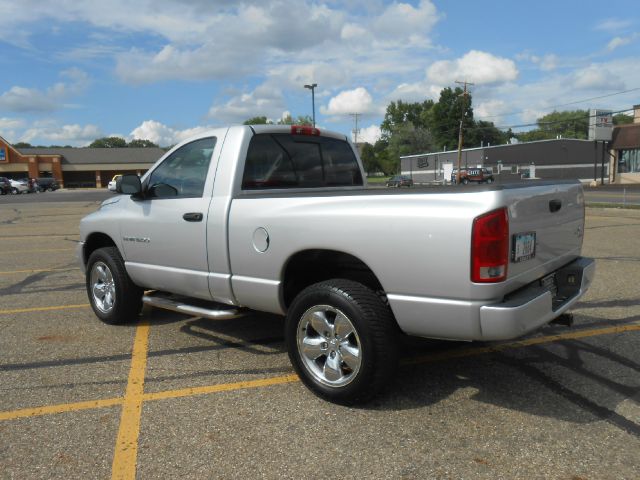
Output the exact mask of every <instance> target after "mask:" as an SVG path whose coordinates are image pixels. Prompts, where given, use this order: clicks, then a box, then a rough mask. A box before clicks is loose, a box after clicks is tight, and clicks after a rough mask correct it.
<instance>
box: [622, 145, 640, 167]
mask: <svg viewBox="0 0 640 480" xmlns="http://www.w3.org/2000/svg"><path fill="white" fill-rule="evenodd" d="M618 173H640V148H635V149H632V150H618Z"/></svg>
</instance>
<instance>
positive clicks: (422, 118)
mask: <svg viewBox="0 0 640 480" xmlns="http://www.w3.org/2000/svg"><path fill="white" fill-rule="evenodd" d="M433 105H434V104H433V100H425V101H424V102H422V103H419V102H416V103H407V102H403V101H402V100H398V101H397V102H391V103H390V104H389V105H387V111H386V112H385V114H384V120H383V121H382V124H381V125H380V130H381V131H382V135H383V136H385V137H389V136H391V134H392V132H393V130H394V129H395V128H397V127H398V126H400V125H403V124H405V123H407V122H409V123H411V124H413V125H414V126H415V127H417V128H420V127H422V128H428V127H429V111H430V110H431V108H432V107H433Z"/></svg>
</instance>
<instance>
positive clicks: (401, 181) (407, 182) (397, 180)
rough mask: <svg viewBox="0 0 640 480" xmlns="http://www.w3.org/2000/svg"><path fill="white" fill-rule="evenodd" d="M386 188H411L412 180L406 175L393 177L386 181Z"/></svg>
mask: <svg viewBox="0 0 640 480" xmlns="http://www.w3.org/2000/svg"><path fill="white" fill-rule="evenodd" d="M387 187H398V188H399V187H413V179H412V178H411V177H409V176H407V175H395V176H393V177H391V178H390V179H389V180H387Z"/></svg>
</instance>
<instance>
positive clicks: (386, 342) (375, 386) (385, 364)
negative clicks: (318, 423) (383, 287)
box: [285, 279, 399, 404]
mask: <svg viewBox="0 0 640 480" xmlns="http://www.w3.org/2000/svg"><path fill="white" fill-rule="evenodd" d="M398 332H399V330H398V328H397V325H396V323H395V319H394V318H393V315H392V313H391V310H390V309H389V307H388V306H387V305H385V304H384V303H383V302H382V300H381V299H380V297H379V296H378V295H376V293H375V292H373V291H372V290H370V289H369V288H367V287H365V286H364V285H362V284H360V283H357V282H354V281H351V280H345V279H333V280H328V281H325V282H320V283H316V284H314V285H311V286H310V287H307V288H306V289H304V290H303V291H302V292H300V293H299V294H298V296H297V297H296V298H295V299H294V301H293V303H292V304H291V307H290V309H289V312H288V314H287V319H286V324H285V337H286V343H287V350H288V353H289V358H290V360H291V363H292V365H293V367H294V369H295V370H296V372H297V374H298V375H299V377H300V379H301V380H302V382H303V383H304V384H305V385H306V386H307V387H308V388H309V389H310V390H311V391H312V392H314V393H315V394H316V395H318V396H320V397H321V398H324V399H326V400H329V401H331V402H335V403H340V404H354V403H362V402H365V401H367V400H369V399H371V398H372V397H373V396H374V395H376V394H377V393H378V392H380V391H381V390H382V389H383V388H384V387H385V386H386V385H387V384H388V383H389V381H390V379H391V377H392V375H393V373H394V372H395V369H396V366H397V362H398Z"/></svg>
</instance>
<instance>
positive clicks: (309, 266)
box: [281, 249, 384, 309]
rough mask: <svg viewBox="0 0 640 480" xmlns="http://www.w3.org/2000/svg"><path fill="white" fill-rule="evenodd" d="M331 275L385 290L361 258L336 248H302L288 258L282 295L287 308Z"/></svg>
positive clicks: (283, 277) (378, 289) (376, 290)
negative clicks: (311, 286) (307, 290)
mask: <svg viewBox="0 0 640 480" xmlns="http://www.w3.org/2000/svg"><path fill="white" fill-rule="evenodd" d="M331 278H344V279H347V280H353V281H356V282H359V283H362V284H363V285H365V286H367V287H368V288H370V289H371V290H373V291H374V292H381V293H383V292H384V289H383V287H382V284H381V282H380V280H379V279H378V277H377V276H376V274H375V273H374V272H373V270H372V269H371V268H370V267H369V266H368V265H367V264H366V263H365V262H363V261H362V260H361V259H359V258H358V257H355V256H354V255H351V254H349V253H345V252H340V251H336V250H324V249H309V250H302V251H299V252H297V253H295V254H293V255H292V256H291V257H289V259H288V260H287V262H286V264H285V266H284V269H283V275H282V291H281V295H282V302H283V305H284V307H285V309H288V308H289V306H290V305H291V302H293V299H294V298H295V297H296V295H298V293H300V292H301V291H302V290H304V289H305V288H306V287H308V286H310V285H313V284H314V283H318V282H322V281H324V280H329V279H331Z"/></svg>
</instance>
